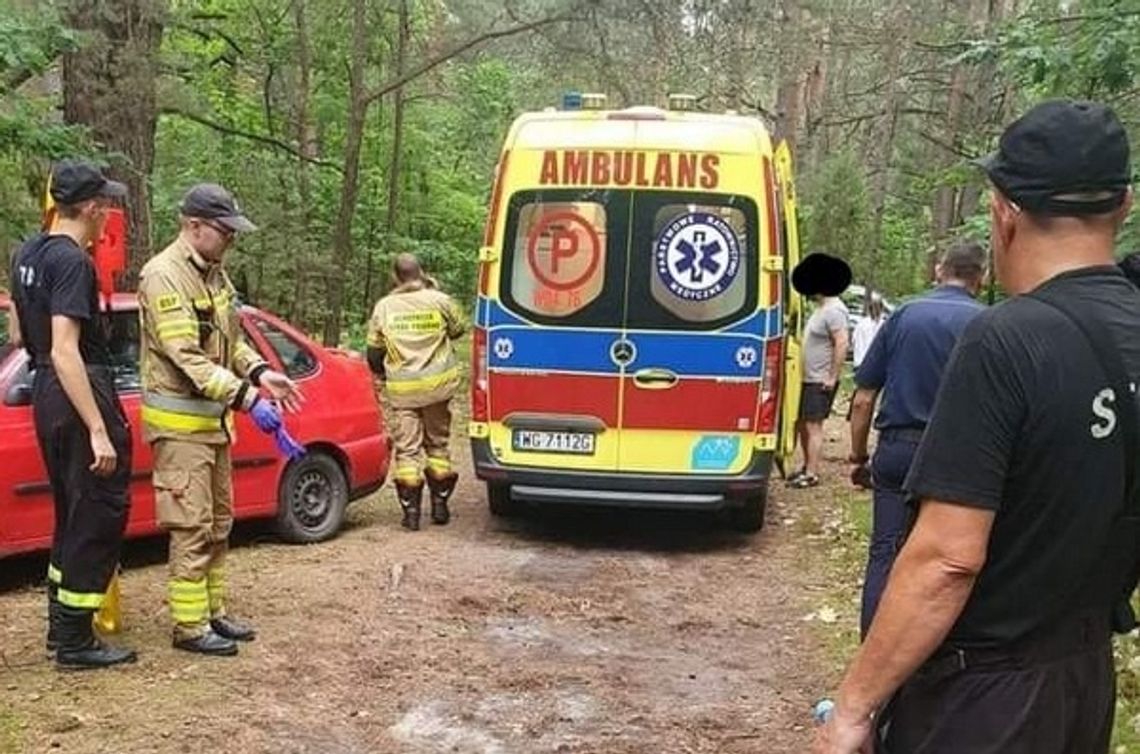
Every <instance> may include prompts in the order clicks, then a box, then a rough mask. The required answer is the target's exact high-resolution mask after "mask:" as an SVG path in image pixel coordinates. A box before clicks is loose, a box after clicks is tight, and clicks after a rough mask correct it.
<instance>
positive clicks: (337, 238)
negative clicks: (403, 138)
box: [324, 0, 370, 346]
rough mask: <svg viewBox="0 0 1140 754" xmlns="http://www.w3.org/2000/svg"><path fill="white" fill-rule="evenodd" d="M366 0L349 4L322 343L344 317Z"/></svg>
mask: <svg viewBox="0 0 1140 754" xmlns="http://www.w3.org/2000/svg"><path fill="white" fill-rule="evenodd" d="M365 11H366V8H365V0H354V2H353V4H352V53H351V59H350V61H349V71H348V80H349V102H348V129H347V131H346V136H345V145H344V179H343V182H342V183H341V189H340V206H339V207H338V208H337V213H336V222H335V224H334V225H333V250H332V265H331V267H330V269H329V278H328V291H329V312H328V317H327V319H326V320H325V328H324V343H325V345H326V346H335V345H337V344H338V343H339V342H340V330H341V324H342V322H343V319H344V282H345V280H344V279H345V276H346V275H347V274H348V264H349V260H350V258H351V257H352V221H353V219H355V217H356V199H357V197H358V195H359V193H360V151H361V147H362V145H363V143H364V125H365V122H366V116H367V115H368V104H369V103H368V93H367V92H366V91H365V82H364V71H365V66H366V65H367V63H368V39H369V31H370V29H369V25H368V18H367V13H366V12H365Z"/></svg>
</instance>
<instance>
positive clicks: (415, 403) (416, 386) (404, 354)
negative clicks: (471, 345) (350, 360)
mask: <svg viewBox="0 0 1140 754" xmlns="http://www.w3.org/2000/svg"><path fill="white" fill-rule="evenodd" d="M466 330H467V325H466V322H465V320H464V317H463V313H462V312H461V311H460V309H459V306H458V305H457V304H456V303H455V301H454V300H453V299H452V298H451V297H450V296H448V295H447V294H446V293H444V292H442V291H440V290H437V289H436V288H435V287H434V286H432V285H429V284H425V283H424V282H422V281H418V280H417V281H413V282H411V283H405V284H403V285H401V286H400V287H398V288H396V289H395V290H393V291H392V292H391V293H390V294H388V295H387V296H385V297H384V298H382V299H380V301H379V302H377V304H376V307H375V308H374V309H373V310H372V317H371V319H370V320H369V323H368V347H369V348H377V349H380V350H382V351H383V352H384V370H385V373H386V380H385V384H386V385H387V389H388V399H389V401H390V402H391V404H392V406H393V407H395V408H420V407H423V406H429V405H431V404H433V403H438V402H439V401H443V400H448V399H449V398H451V397H452V396H453V395H455V392H456V390H458V388H459V382H460V373H459V364H458V363H457V362H456V360H455V349H454V348H452V345H451V341H452V340H454V339H456V338H458V337H460V336H462V335H463V333H464V332H466Z"/></svg>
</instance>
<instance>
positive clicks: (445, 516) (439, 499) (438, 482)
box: [427, 471, 459, 526]
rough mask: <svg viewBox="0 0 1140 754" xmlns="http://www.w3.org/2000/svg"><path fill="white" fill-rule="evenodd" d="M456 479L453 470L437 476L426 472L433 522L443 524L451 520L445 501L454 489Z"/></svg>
mask: <svg viewBox="0 0 1140 754" xmlns="http://www.w3.org/2000/svg"><path fill="white" fill-rule="evenodd" d="M458 481H459V475H458V474H456V473H455V472H454V471H453V472H451V473H450V474H447V475H445V476H441V477H438V478H437V477H433V476H432V475H431V474H428V476H427V483H428V489H430V490H431V522H432V523H433V524H439V525H440V526H443V525H445V524H446V523H447V522H448V521H450V520H451V511H450V510H448V508H447V501H448V500H450V499H451V493H452V492H453V491H454V490H455V483H456V482H458Z"/></svg>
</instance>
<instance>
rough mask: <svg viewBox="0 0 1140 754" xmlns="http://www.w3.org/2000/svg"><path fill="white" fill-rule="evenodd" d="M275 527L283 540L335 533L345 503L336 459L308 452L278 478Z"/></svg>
mask: <svg viewBox="0 0 1140 754" xmlns="http://www.w3.org/2000/svg"><path fill="white" fill-rule="evenodd" d="M279 498H280V502H279V503H278V507H277V531H278V533H279V534H280V535H281V538H282V539H284V540H285V541H286V542H294V543H297V544H309V543H312V542H323V541H325V540H326V539H329V538H331V537H333V536H335V535H336V533H337V532H338V531H340V527H341V524H343V523H344V512H345V509H346V508H347V507H348V481H347V480H346V479H345V477H344V470H343V469H341V467H340V464H339V463H337V462H336V460H335V459H334V458H332V457H330V456H328V455H327V454H325V453H320V452H310V453H308V454H306V455H305V457H303V458H301V459H300V460H298V461H294V462H292V463H290V464H289V466H288V467H287V468H286V469H285V475H284V476H283V477H282V479H281V492H280V495H279Z"/></svg>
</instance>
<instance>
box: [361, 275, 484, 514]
mask: <svg viewBox="0 0 1140 754" xmlns="http://www.w3.org/2000/svg"><path fill="white" fill-rule="evenodd" d="M392 277H393V284H394V288H393V289H392V291H391V293H389V294H388V295H387V296H385V297H384V298H382V299H380V301H379V302H377V304H376V307H375V308H374V309H373V311H372V317H371V319H370V320H369V323H368V350H367V356H368V363H369V365H370V366H371V368H372V371H373V373H375V375H376V376H377V378H378V379H379V380H380V381H381V382H382V384H384V385H386V387H387V394H388V405H389V407H390V421H391V424H392V435H393V439H394V441H395V446H396V472H395V478H396V496H397V497H398V499H399V501H400V506H401V507H402V508H403V511H404V518H403V521H402V526H403V527H404V528H406V529H410V530H412V531H415V530H417V529H419V528H420V503H421V499H422V497H423V486H424V477H425V476H426V477H427V484H428V487H429V489H430V491H431V520H432V523H435V524H441V525H442V524H446V523H447V522H448V521H449V520H450V517H451V513H450V511H449V510H448V507H447V501H448V499H449V498H450V497H451V493H452V490H454V489H455V483H456V481H457V480H458V475H457V474H456V473H455V472H454V471H453V470H452V467H451V456H450V453H449V450H448V444H449V441H450V439H451V408H450V402H451V398H452V396H454V395H455V391H456V390H457V389H458V388H459V365H458V363H456V360H455V353H454V350H453V349H452V346H451V341H453V340H455V339H456V338H458V337H460V336H461V335H463V333H464V332H465V331H466V324H465V321H464V318H463V315H462V313H461V312H460V310H459V307H458V306H457V305H456V304H455V301H453V300H452V299H451V297H450V296H448V295H447V294H446V293H443V292H442V291H440V290H438V288H437V287H436V285H435V283H434V281H433V280H431V279H430V278H428V277H427V276H425V275H424V273H423V269H422V268H421V267H420V263H419V261H418V260H417V259H416V258H415V257H414V256H413V255H411V254H400V255H398V256H397V257H396V259H395V262H394V264H393V267H392ZM425 455H426V463H425Z"/></svg>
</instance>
